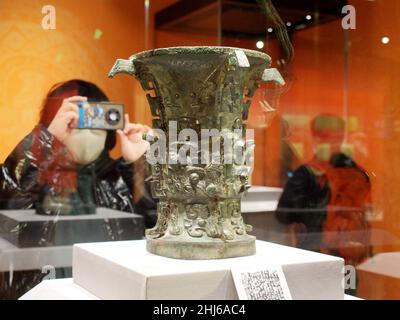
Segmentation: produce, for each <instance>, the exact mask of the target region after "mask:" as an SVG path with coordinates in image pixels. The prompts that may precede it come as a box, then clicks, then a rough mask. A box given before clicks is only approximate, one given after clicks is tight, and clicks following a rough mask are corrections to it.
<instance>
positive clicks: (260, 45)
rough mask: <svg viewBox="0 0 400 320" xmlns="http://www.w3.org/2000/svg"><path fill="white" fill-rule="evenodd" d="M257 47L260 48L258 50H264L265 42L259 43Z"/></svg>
mask: <svg viewBox="0 0 400 320" xmlns="http://www.w3.org/2000/svg"><path fill="white" fill-rule="evenodd" d="M256 47H257V48H258V49H262V48H264V41H261V40H260V41H257V43H256Z"/></svg>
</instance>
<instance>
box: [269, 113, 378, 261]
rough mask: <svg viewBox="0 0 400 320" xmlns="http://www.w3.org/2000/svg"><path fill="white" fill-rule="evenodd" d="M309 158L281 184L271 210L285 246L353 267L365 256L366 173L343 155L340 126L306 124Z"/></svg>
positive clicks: (326, 120) (328, 121)
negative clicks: (284, 233)
mask: <svg viewBox="0 0 400 320" xmlns="http://www.w3.org/2000/svg"><path fill="white" fill-rule="evenodd" d="M311 134H312V138H313V149H314V157H313V159H312V160H311V161H309V162H308V163H306V164H303V165H301V166H300V167H299V168H298V169H297V170H296V171H295V172H294V173H293V175H292V176H291V177H290V178H289V180H288V181H287V183H286V185H285V188H284V191H283V193H282V196H281V198H280V200H279V203H278V208H277V210H276V217H277V219H278V220H279V221H280V222H281V223H283V224H285V225H288V226H289V234H290V237H291V244H292V245H293V246H296V247H298V248H302V249H306V250H312V251H316V252H322V253H326V254H330V255H334V256H339V257H342V258H344V259H345V263H346V265H353V266H355V265H357V264H359V263H360V262H362V261H363V260H364V259H366V258H367V257H368V256H369V255H370V253H371V245H370V232H369V230H370V227H369V224H368V222H367V219H366V216H367V213H368V210H370V208H371V182H370V178H369V176H368V174H367V172H366V171H365V170H364V169H363V168H361V167H360V166H359V165H357V163H356V162H355V161H354V160H353V159H352V158H351V156H350V155H348V154H346V153H344V152H343V142H344V138H345V122H344V120H343V119H342V118H341V117H338V116H336V115H330V114H321V115H318V116H317V117H315V118H314V119H313V121H312V122H311Z"/></svg>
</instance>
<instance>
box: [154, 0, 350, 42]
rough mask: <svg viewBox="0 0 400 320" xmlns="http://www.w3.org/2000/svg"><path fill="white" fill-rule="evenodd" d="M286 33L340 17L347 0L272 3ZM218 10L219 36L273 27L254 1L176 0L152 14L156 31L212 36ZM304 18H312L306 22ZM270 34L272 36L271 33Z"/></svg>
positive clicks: (278, 0)
mask: <svg viewBox="0 0 400 320" xmlns="http://www.w3.org/2000/svg"><path fill="white" fill-rule="evenodd" d="M273 3H274V5H275V7H276V9H277V11H278V13H279V15H280V17H281V19H282V20H283V21H284V22H285V23H288V31H289V32H296V31H298V30H302V29H304V28H309V27H313V26H315V25H318V24H322V23H326V22H329V21H332V20H336V19H340V18H341V17H342V13H341V10H342V8H343V6H345V5H346V4H347V0H275V1H273ZM219 8H220V9H221V29H222V30H221V32H222V35H223V36H232V37H245V38H260V37H262V36H265V35H266V34H267V33H268V28H272V29H273V28H274V23H273V20H272V19H271V18H269V17H267V16H266V15H265V14H263V12H262V10H261V8H260V6H259V5H258V4H257V2H256V0H221V1H220V4H219V2H218V0H180V1H178V2H176V3H175V4H173V5H171V6H169V7H167V8H165V9H163V10H161V11H160V12H158V13H157V14H156V17H155V25H156V28H157V29H163V30H171V31H180V32H185V31H186V32H195V33H203V34H212V33H213V34H216V33H217V32H218V21H219V19H218V12H219ZM307 15H310V16H311V17H312V18H311V19H310V20H308V19H307V18H306V16H307ZM270 33H271V34H273V31H272V32H271V30H270Z"/></svg>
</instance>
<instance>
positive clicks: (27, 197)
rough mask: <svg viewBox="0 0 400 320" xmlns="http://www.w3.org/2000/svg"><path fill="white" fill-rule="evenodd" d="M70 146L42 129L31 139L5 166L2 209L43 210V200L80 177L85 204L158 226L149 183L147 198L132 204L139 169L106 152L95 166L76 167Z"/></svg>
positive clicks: (0, 176)
mask: <svg viewBox="0 0 400 320" xmlns="http://www.w3.org/2000/svg"><path fill="white" fill-rule="evenodd" d="M66 155H67V151H66V149H65V147H64V146H63V145H62V143H61V142H59V141H58V140H57V139H56V138H55V137H54V136H52V135H51V133H50V132H49V131H48V130H47V129H46V128H45V127H44V126H41V125H38V126H37V127H35V128H34V130H33V131H32V132H31V133H30V134H29V135H28V136H26V137H25V138H24V139H23V140H22V141H21V142H20V143H19V144H18V145H17V147H16V148H15V149H14V150H13V152H12V153H11V154H10V155H9V156H8V158H7V159H6V161H5V162H4V164H3V165H1V167H0V209H28V208H31V209H36V210H37V211H38V212H40V211H41V208H40V206H41V202H42V200H43V196H44V195H45V194H48V193H49V192H50V193H51V192H53V193H54V192H55V193H56V192H57V190H55V189H57V187H54V186H55V185H58V186H59V185H68V183H69V181H68V180H71V177H74V172H76V173H77V174H75V177H76V178H77V179H76V180H77V186H76V187H77V194H78V195H79V197H81V198H82V199H83V201H84V202H85V203H91V202H93V203H94V205H95V206H98V207H106V208H110V209H116V210H120V211H125V212H132V213H133V212H135V213H137V214H140V215H143V216H144V219H145V225H146V227H151V226H153V225H154V224H155V222H156V202H155V201H154V199H153V198H152V197H151V196H150V193H149V192H148V190H149V188H148V186H147V184H145V185H144V186H143V188H142V194H143V196H142V197H141V198H140V200H138V201H136V203H135V202H134V201H133V192H134V183H135V179H134V176H135V174H137V173H138V171H139V169H140V170H144V168H143V166H140V168H136V166H135V165H133V164H125V163H124V161H123V160H122V159H119V160H114V159H111V158H110V157H109V155H108V152H107V151H104V152H103V153H102V154H101V155H100V156H99V158H98V159H97V160H96V161H94V162H93V163H91V164H89V165H87V166H83V167H77V166H76V165H75V164H73V163H72V162H70V161H69V160H68V157H67V156H66Z"/></svg>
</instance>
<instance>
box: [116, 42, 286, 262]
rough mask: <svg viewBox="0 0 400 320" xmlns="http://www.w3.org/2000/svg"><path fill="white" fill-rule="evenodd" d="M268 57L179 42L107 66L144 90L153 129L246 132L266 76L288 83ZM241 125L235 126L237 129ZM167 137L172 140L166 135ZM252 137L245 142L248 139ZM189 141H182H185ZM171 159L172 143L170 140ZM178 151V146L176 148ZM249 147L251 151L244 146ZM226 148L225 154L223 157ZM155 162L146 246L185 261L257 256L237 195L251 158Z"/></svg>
mask: <svg viewBox="0 0 400 320" xmlns="http://www.w3.org/2000/svg"><path fill="white" fill-rule="evenodd" d="M270 62H271V59H270V57H269V56H268V55H266V54H264V53H261V52H257V51H252V50H245V49H238V48H228V47H175V48H165V49H156V50H151V51H145V52H142V53H139V54H136V55H133V56H131V57H130V58H129V59H128V60H124V59H118V60H117V61H116V63H115V64H114V66H113V68H112V69H111V71H110V74H109V76H110V77H112V76H114V75H115V74H117V73H127V74H130V75H134V76H135V77H136V79H137V80H139V81H140V83H141V85H142V87H143V89H144V90H146V91H149V92H150V93H149V94H147V98H148V101H149V104H150V109H151V113H152V116H153V128H158V129H162V130H163V132H165V134H166V137H170V134H171V132H169V131H170V123H171V121H174V122H176V123H177V127H178V128H177V130H178V131H179V130H183V129H187V128H190V129H193V130H194V131H196V132H197V133H198V136H199V137H200V136H201V133H200V131H201V129H218V130H219V131H220V132H222V131H225V132H228V133H229V132H231V133H232V136H235V134H236V135H237V132H238V130H237V129H239V132H240V133H241V134H240V135H241V137H240V139H242V140H243V141H245V139H244V135H245V124H244V121H245V120H247V117H248V112H249V107H250V98H251V97H252V96H253V95H254V92H255V90H256V89H257V87H258V85H259V83H260V82H262V81H265V82H266V81H275V82H278V83H280V84H283V82H284V81H283V79H282V77H281V76H280V74H279V72H278V71H277V70H276V69H273V68H269V67H270ZM235 129H236V130H235ZM167 139H169V138H167ZM248 142H249V141H246V144H247V143H248ZM185 143H193V142H192V141H191V142H189V141H180V140H179V141H178V144H180V146H182V145H185ZM166 150H167V153H168V154H169V156H171V153H172V152H175V151H172V148H171V145H167V149H166ZM174 150H175V149H174ZM245 151H246V152H250V151H251V148H249V149H248V150H247V149H246V150H245ZM226 156H227V155H226V154H224V151H223V149H222V146H221V158H224V157H226ZM172 158H173V157H168V161H167V163H155V164H151V173H152V193H153V196H154V197H157V198H158V199H159V204H158V209H157V210H158V221H157V224H156V226H155V227H154V228H152V229H148V230H146V238H147V250H148V251H150V252H152V253H155V254H158V255H162V256H167V257H172V258H180V259H218V258H228V257H238V256H246V255H251V254H254V253H255V237H254V236H251V235H248V234H247V232H249V231H250V230H251V226H249V225H246V224H245V223H244V222H243V219H242V216H241V210H240V198H241V195H242V193H243V192H244V191H245V190H246V189H247V188H248V187H249V174H250V171H251V170H250V169H251V164H249V163H239V164H237V163H235V162H232V163H224V161H221V162H220V163H214V162H213V161H210V162H209V163H206V164H204V163H201V162H199V163H198V164H194V163H191V162H190V161H188V162H186V163H185V164H182V163H169V161H170V159H172Z"/></svg>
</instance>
